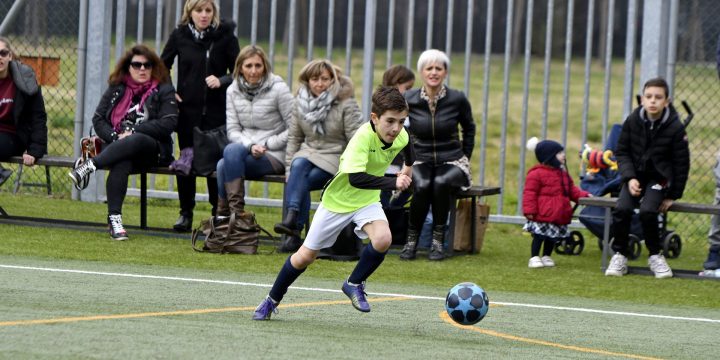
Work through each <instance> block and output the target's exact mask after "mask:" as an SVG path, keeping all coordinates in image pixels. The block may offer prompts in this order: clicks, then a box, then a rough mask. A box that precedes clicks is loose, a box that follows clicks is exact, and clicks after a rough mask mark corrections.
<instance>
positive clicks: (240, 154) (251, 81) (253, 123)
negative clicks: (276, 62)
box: [217, 45, 293, 216]
mask: <svg viewBox="0 0 720 360" xmlns="http://www.w3.org/2000/svg"><path fill="white" fill-rule="evenodd" d="M233 79H234V80H233V82H232V84H230V87H228V90H227V102H226V104H227V105H226V116H227V134H228V140H230V144H229V145H228V146H227V147H225V151H224V152H223V158H222V159H221V160H220V161H218V164H217V183H218V210H217V215H218V216H229V215H230V213H231V212H235V213H240V212H242V211H244V208H245V185H244V180H245V179H246V178H248V179H256V178H259V177H262V176H264V175H269V174H283V173H284V172H285V146H286V144H287V128H288V126H289V124H290V122H291V119H292V108H293V97H292V94H291V93H290V89H289V88H288V86H287V84H285V81H284V80H283V79H282V78H281V77H280V76H277V75H275V74H273V73H272V69H271V67H270V61H269V60H268V58H267V55H265V52H264V51H263V50H262V49H261V48H260V47H258V46H255V45H250V46H246V47H244V48H243V49H242V50H240V55H238V57H237V60H236V61H235V70H234V72H233Z"/></svg>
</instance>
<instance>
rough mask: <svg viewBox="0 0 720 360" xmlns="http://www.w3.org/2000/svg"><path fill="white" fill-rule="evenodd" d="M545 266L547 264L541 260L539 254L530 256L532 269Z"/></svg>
mask: <svg viewBox="0 0 720 360" xmlns="http://www.w3.org/2000/svg"><path fill="white" fill-rule="evenodd" d="M544 266H545V265H543V261H542V260H540V257H539V256H533V257H531V258H530V261H528V267H529V268H531V269H537V268H541V267H544Z"/></svg>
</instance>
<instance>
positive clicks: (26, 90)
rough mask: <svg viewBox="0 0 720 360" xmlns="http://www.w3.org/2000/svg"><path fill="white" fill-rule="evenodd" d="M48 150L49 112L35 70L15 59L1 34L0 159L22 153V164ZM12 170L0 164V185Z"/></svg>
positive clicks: (35, 158)
mask: <svg viewBox="0 0 720 360" xmlns="http://www.w3.org/2000/svg"><path fill="white" fill-rule="evenodd" d="M46 152H47V114H46V113H45V102H44V101H43V97H42V91H41V90H40V87H39V86H38V82H37V79H36V78H35V73H34V72H33V70H32V69H31V68H30V67H29V66H27V65H25V64H22V63H20V62H19V61H16V60H15V55H14V54H13V51H12V47H11V45H10V41H9V40H8V39H7V38H4V37H0V159H7V158H9V157H11V156H16V155H21V154H22V157H23V163H24V164H25V165H28V166H32V165H35V160H37V159H39V158H41V157H42V156H43V155H45V153H46ZM11 173H12V170H9V169H4V168H3V167H1V166H0V185H2V184H3V183H4V182H5V180H7V179H8V178H9V177H10V174H11Z"/></svg>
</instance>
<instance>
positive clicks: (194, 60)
mask: <svg viewBox="0 0 720 360" xmlns="http://www.w3.org/2000/svg"><path fill="white" fill-rule="evenodd" d="M234 29H235V23H234V22H232V21H225V20H222V21H220V25H218V27H217V29H214V30H212V31H209V32H208V33H207V35H206V36H205V37H204V38H203V39H202V40H197V39H195V37H193V34H192V32H191V31H190V29H189V28H188V26H187V25H178V27H177V28H175V30H173V32H172V33H171V34H170V37H169V38H168V41H167V43H166V44H165V48H163V51H162V55H161V56H160V57H161V58H162V60H163V62H164V63H165V66H166V67H167V68H168V70H170V69H171V68H172V66H173V61H174V60H175V57H177V60H178V63H177V64H178V65H177V79H175V80H176V81H177V93H178V95H180V97H181V98H182V102H181V103H180V104H179V109H180V121H179V123H180V125H181V126H184V127H189V128H188V129H186V131H188V132H190V133H191V132H192V127H193V126H199V127H200V128H201V129H202V130H209V129H212V128H216V127H218V126H221V125H224V124H225V94H226V90H227V87H228V85H230V83H231V82H232V75H231V74H232V72H233V69H234V68H235V58H237V56H238V53H240V45H239V44H238V39H237V37H235V34H233V30H234ZM210 75H214V76H216V77H217V78H218V79H220V84H221V86H220V87H219V88H217V89H210V88H208V86H207V84H206V83H205V78H206V77H208V76H210ZM201 120H202V122H200V121H201Z"/></svg>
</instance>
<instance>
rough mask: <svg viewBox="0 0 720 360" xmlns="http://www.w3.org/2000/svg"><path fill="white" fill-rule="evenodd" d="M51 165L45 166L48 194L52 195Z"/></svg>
mask: <svg viewBox="0 0 720 360" xmlns="http://www.w3.org/2000/svg"><path fill="white" fill-rule="evenodd" d="M50 179H51V178H50V167H49V166H45V187H46V188H47V193H48V195H52V180H50Z"/></svg>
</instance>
